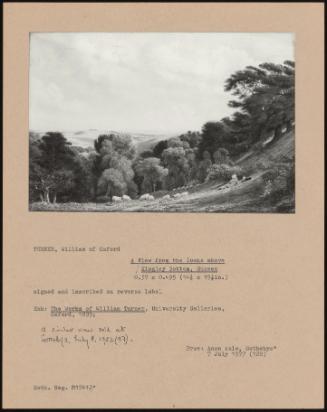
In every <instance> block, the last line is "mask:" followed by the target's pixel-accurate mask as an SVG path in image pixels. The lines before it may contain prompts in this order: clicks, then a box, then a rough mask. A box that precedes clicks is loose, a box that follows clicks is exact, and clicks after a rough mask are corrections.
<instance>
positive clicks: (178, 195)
mask: <svg viewBox="0 0 327 412" xmlns="http://www.w3.org/2000/svg"><path fill="white" fill-rule="evenodd" d="M173 197H174V198H175V199H178V198H179V197H181V194H180V193H175V194H174V195H173Z"/></svg>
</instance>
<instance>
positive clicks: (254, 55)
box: [29, 33, 294, 133]
mask: <svg viewBox="0 0 327 412" xmlns="http://www.w3.org/2000/svg"><path fill="white" fill-rule="evenodd" d="M285 60H294V37H293V35H292V34H291V33H32V34H31V37H30V96H29V98H30V105H29V117H30V130H41V131H50V130H53V131H54V130H56V131H67V130H70V131H71V130H77V131H78V130H85V129H91V128H95V129H102V130H103V129H108V130H116V131H121V132H135V133H183V132H186V131H188V130H194V131H195V130H201V127H202V125H203V124H204V123H205V122H207V121H218V120H220V119H221V118H223V117H225V116H227V115H230V114H231V113H232V112H233V109H231V108H229V107H228V105H227V103H228V101H229V100H231V98H232V96H231V94H230V93H228V92H225V91H224V82H225V80H226V79H227V78H228V77H229V76H230V75H231V74H232V73H234V72H235V71H237V70H242V69H244V68H245V67H246V66H249V65H252V66H257V65H258V64H260V63H263V62H273V63H282V62H283V61H285Z"/></svg>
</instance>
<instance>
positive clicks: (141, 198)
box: [140, 193, 150, 200]
mask: <svg viewBox="0 0 327 412" xmlns="http://www.w3.org/2000/svg"><path fill="white" fill-rule="evenodd" d="M149 196H150V195H149V193H144V195H142V196H141V197H140V200H148V198H149Z"/></svg>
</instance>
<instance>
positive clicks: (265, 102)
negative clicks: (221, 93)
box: [30, 61, 295, 202]
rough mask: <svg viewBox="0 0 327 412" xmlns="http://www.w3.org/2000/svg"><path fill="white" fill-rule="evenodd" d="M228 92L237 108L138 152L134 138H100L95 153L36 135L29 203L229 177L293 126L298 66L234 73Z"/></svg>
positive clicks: (136, 192)
mask: <svg viewBox="0 0 327 412" xmlns="http://www.w3.org/2000/svg"><path fill="white" fill-rule="evenodd" d="M225 91H227V92H231V94H232V95H233V96H234V100H232V101H230V102H229V106H230V107H233V108H235V109H236V111H235V112H234V113H233V115H232V116H230V117H225V118H223V119H221V120H220V121H217V122H212V121H211V122H207V123H205V124H204V125H203V127H202V130H201V133H200V132H192V131H188V132H187V133H185V134H182V135H180V136H178V137H174V138H171V139H167V140H162V141H160V142H158V143H157V144H156V145H155V146H154V147H153V148H151V149H148V150H146V151H144V152H143V153H140V154H137V153H136V149H135V147H134V145H133V141H132V139H131V137H130V136H128V135H115V134H108V135H100V136H99V137H98V138H97V139H96V140H95V142H94V150H83V149H81V148H79V147H75V146H72V145H71V143H70V142H68V141H67V140H66V139H65V137H64V136H63V135H62V134H61V133H53V132H49V133H46V134H45V135H44V136H42V137H41V138H38V136H36V135H34V134H33V133H31V134H30V198H31V201H35V200H42V201H45V202H56V201H62V202H63V201H76V202H85V201H93V200H101V199H105V200H106V199H108V198H111V197H112V196H114V195H116V196H121V195H123V194H128V195H129V196H131V197H132V198H135V197H136V196H138V195H139V194H141V193H145V192H154V191H157V190H161V189H167V190H171V189H173V188H176V187H180V186H184V185H185V184H187V183H189V182H191V181H197V182H204V181H205V180H210V179H213V178H214V179H216V178H219V177H222V178H227V177H229V176H230V174H231V173H234V172H235V171H236V170H237V168H236V167H235V166H234V164H233V159H234V158H235V157H237V156H239V155H241V154H242V153H244V152H246V151H248V150H250V149H253V148H256V147H258V144H260V143H261V142H263V141H264V140H267V138H268V137H271V139H272V141H274V140H276V139H278V138H279V137H280V136H281V135H282V132H283V130H286V131H290V130H291V129H292V127H293V125H294V101H295V98H294V91H295V65H294V62H292V61H285V62H284V63H283V64H280V65H277V64H272V63H263V64H260V65H259V66H258V67H252V66H248V67H246V68H245V69H244V70H240V71H237V72H236V73H234V74H232V75H231V76H230V77H229V78H228V79H227V80H226V82H225Z"/></svg>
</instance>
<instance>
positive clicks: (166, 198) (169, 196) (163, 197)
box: [161, 195, 170, 200]
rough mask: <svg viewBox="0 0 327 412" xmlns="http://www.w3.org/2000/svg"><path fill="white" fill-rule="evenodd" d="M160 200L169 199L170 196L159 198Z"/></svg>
mask: <svg viewBox="0 0 327 412" xmlns="http://www.w3.org/2000/svg"><path fill="white" fill-rule="evenodd" d="M161 199H162V200H166V199H170V195H165V196H163V197H162V198H161Z"/></svg>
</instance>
